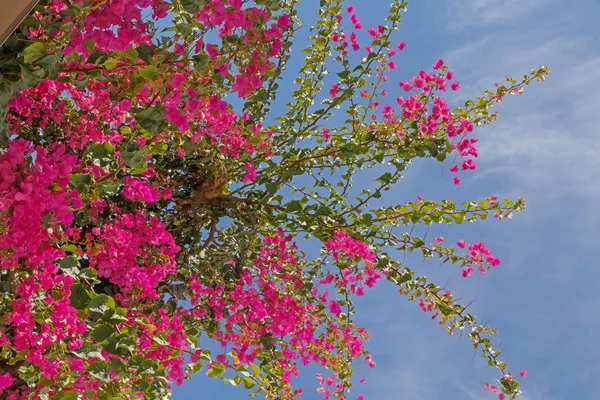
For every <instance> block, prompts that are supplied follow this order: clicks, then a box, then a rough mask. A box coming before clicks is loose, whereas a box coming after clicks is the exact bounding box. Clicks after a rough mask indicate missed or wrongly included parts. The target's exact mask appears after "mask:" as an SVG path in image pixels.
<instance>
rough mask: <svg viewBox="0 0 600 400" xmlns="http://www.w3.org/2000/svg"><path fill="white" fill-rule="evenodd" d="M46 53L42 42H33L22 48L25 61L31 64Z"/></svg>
mask: <svg viewBox="0 0 600 400" xmlns="http://www.w3.org/2000/svg"><path fill="white" fill-rule="evenodd" d="M47 54H48V52H47V51H46V46H45V45H44V43H43V42H34V43H32V44H30V45H29V46H27V47H26V48H25V49H24V50H23V59H24V60H25V63H27V64H31V63H33V62H34V61H37V60H39V59H40V58H42V57H44V56H45V55H47Z"/></svg>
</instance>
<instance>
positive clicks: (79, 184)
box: [71, 172, 94, 193]
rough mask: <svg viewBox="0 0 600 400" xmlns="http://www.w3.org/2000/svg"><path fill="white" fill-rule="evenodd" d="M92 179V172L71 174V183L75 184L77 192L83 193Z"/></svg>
mask: <svg viewBox="0 0 600 400" xmlns="http://www.w3.org/2000/svg"><path fill="white" fill-rule="evenodd" d="M93 180H94V174H92V173H91V172H90V173H89V174H71V184H72V185H73V186H75V189H77V191H78V192H79V193H84V192H86V191H87V188H88V187H89V186H90V185H91V184H92V182H93Z"/></svg>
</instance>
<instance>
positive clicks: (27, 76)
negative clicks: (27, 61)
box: [21, 65, 43, 87]
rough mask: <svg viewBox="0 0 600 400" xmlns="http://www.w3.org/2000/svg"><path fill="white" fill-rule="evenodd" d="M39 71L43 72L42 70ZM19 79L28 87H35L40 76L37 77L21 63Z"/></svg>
mask: <svg viewBox="0 0 600 400" xmlns="http://www.w3.org/2000/svg"><path fill="white" fill-rule="evenodd" d="M41 72H43V70H42V71H41ZM21 79H22V81H23V83H25V84H26V85H27V86H28V87H36V86H37V84H38V83H39V82H40V80H41V77H38V76H37V75H35V74H34V73H33V72H31V71H30V70H28V69H27V68H26V67H25V66H24V65H21Z"/></svg>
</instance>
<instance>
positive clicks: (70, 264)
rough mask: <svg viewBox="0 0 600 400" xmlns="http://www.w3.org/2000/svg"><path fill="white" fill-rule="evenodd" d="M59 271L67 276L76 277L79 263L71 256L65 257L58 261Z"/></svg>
mask: <svg viewBox="0 0 600 400" xmlns="http://www.w3.org/2000/svg"><path fill="white" fill-rule="evenodd" d="M58 266H59V267H60V269H61V270H62V271H63V272H64V273H65V274H67V275H70V276H72V277H77V276H78V275H79V261H77V258H75V257H73V256H67V257H65V258H63V259H62V260H60V263H59V264H58Z"/></svg>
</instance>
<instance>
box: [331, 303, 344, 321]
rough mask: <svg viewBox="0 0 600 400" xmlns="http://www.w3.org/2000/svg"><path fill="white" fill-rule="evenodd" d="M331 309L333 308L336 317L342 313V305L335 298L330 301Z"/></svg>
mask: <svg viewBox="0 0 600 400" xmlns="http://www.w3.org/2000/svg"><path fill="white" fill-rule="evenodd" d="M329 310H331V312H332V313H333V314H334V315H335V316H336V317H339V316H340V315H341V314H342V309H341V308H340V305H339V304H338V302H337V301H335V300H331V301H330V302H329Z"/></svg>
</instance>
